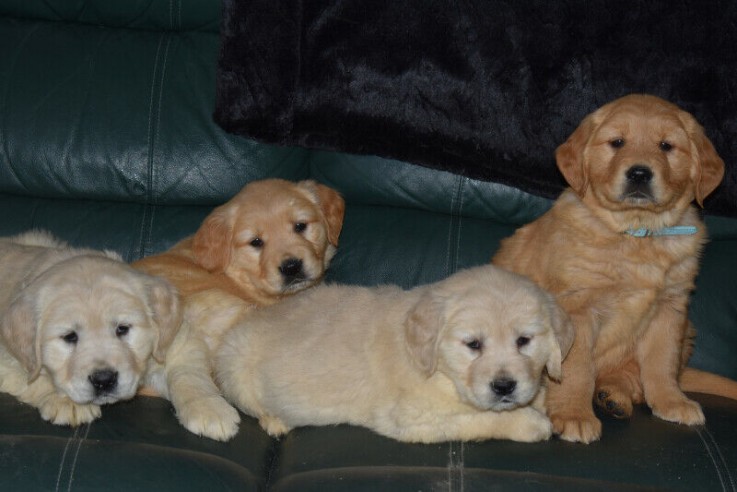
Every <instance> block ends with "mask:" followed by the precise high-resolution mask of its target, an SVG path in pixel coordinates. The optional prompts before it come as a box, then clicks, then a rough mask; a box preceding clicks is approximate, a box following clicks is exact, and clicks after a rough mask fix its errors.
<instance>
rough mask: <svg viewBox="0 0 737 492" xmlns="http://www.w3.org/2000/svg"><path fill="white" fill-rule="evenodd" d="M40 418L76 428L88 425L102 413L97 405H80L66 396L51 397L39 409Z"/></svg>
mask: <svg viewBox="0 0 737 492" xmlns="http://www.w3.org/2000/svg"><path fill="white" fill-rule="evenodd" d="M38 411H39V412H40V413H41V418H43V419H44V420H48V421H49V422H51V423H52V424H56V425H71V426H72V427H76V426H78V425H82V424H88V423H90V422H92V421H93V420H95V419H96V418H98V417H99V416H100V415H101V414H102V412H101V411H100V407H99V406H97V405H80V404H79V403H74V402H73V401H72V400H71V399H70V398H69V397H68V396H62V395H51V396H49V397H48V398H47V399H46V400H45V401H44V402H43V403H42V404H41V405H40V406H39V407H38Z"/></svg>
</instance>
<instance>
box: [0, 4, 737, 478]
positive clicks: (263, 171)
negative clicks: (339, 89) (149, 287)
mask: <svg viewBox="0 0 737 492" xmlns="http://www.w3.org/2000/svg"><path fill="white" fill-rule="evenodd" d="M217 4H218V2H217V1H215V0H208V1H207V2H205V1H194V0H191V1H189V2H184V1H171V2H170V1H168V0H153V1H149V2H135V1H129V0H117V1H115V2H112V1H111V0H107V1H103V0H100V1H99V2H92V1H86V2H85V1H82V0H79V1H78V2H62V1H61V0H58V1H56V2H53V1H41V0H39V1H31V0H23V1H21V0H12V1H10V0H0V46H2V49H1V50H0V212H1V213H0V235H8V234H14V233H17V232H20V231H23V230H26V229H29V228H32V227H38V228H45V229H48V230H51V231H52V232H54V233H56V234H58V235H59V236H61V237H62V238H63V239H65V240H67V241H69V242H71V243H72V244H75V245H84V246H91V247H95V248H110V249H114V250H116V251H118V252H120V253H121V254H122V255H123V256H124V257H125V258H126V259H128V260H134V259H137V258H140V257H141V256H143V255H147V254H150V253H153V252H158V251H161V250H164V249H166V248H167V247H169V246H171V245H172V244H173V243H174V242H175V241H177V240H178V239H180V238H182V237H184V236H186V235H189V234H191V233H193V232H194V231H195V230H196V228H197V227H198V225H199V223H200V221H201V220H202V219H203V217H205V215H206V214H207V213H208V212H209V211H210V210H211V209H212V207H213V206H215V205H217V204H220V203H222V202H224V201H226V200H227V199H228V198H229V197H230V196H231V195H232V194H233V193H235V192H236V191H237V190H238V189H239V188H240V187H241V186H243V185H244V184H245V183H246V182H248V181H250V180H253V179H259V178H262V177H267V176H269V177H270V176H278V177H285V178H288V179H303V178H308V177H309V178H314V179H317V180H319V181H321V182H324V183H326V184H329V185H331V186H334V187H335V188H337V189H338V190H340V192H341V193H342V194H343V195H344V197H345V198H346V202H347V205H348V207H347V211H346V222H345V227H344V229H343V233H342V235H341V238H340V246H339V252H338V254H337V256H336V257H335V260H334V262H333V264H332V266H331V269H330V271H329V273H328V281H330V282H344V283H360V284H367V285H375V284H381V283H388V282H392V283H398V284H400V285H402V286H404V287H411V286H413V285H416V284H420V283H427V282H431V281H434V280H437V279H440V278H443V277H445V276H447V275H448V274H450V273H452V272H454V271H456V270H458V269H460V268H463V267H466V266H471V265H476V264H481V263H485V262H487V261H489V259H490V258H491V256H492V254H493V252H494V251H495V250H496V248H497V247H498V244H499V241H500V240H501V239H502V238H504V237H506V236H508V235H509V234H511V233H512V232H513V231H514V229H515V228H516V227H517V226H519V225H520V224H523V223H525V222H528V221H530V220H533V219H534V218H535V217H537V216H539V215H540V214H541V213H543V212H544V211H545V210H547V208H548V207H549V205H550V202H549V201H548V200H545V199H542V198H539V197H534V196H531V195H528V194H526V193H523V192H521V191H519V190H517V189H514V188H509V187H506V186H502V185H499V184H495V183H491V182H482V181H476V180H472V179H469V178H467V177H462V176H459V175H456V174H450V173H445V172H441V171H436V170H432V169H428V168H425V167H420V166H416V165H411V164H407V163H403V162H398V161H390V160H385V159H380V158H376V157H368V156H355V155H348V154H342V153H332V152H316V151H306V150H303V149H295V148H281V147H276V146H269V145H264V144H259V143H255V142H253V141H250V140H247V139H244V138H241V137H237V136H232V135H228V134H226V133H225V132H223V131H222V130H221V129H220V128H219V127H218V126H217V125H215V124H214V123H213V121H212V118H211V114H212V111H213V105H214V74H215V62H216V57H217V51H218V39H217V34H216V32H215V30H214V28H213V27H212V26H214V25H216V23H217V19H216V18H213V16H217V11H218V8H219V5H217ZM116 5H118V7H117V8H115V6H116ZM134 14H135V15H134ZM180 15H181V21H179V20H178V19H180V17H179V16H180ZM172 19H176V22H174V24H172V23H171V22H173V20H172ZM706 220H707V224H708V227H709V231H710V236H711V238H712V242H711V243H710V244H709V245H708V246H707V248H706V251H705V254H704V258H703V262H702V264H703V266H702V270H701V274H700V276H699V278H698V284H697V291H696V293H695V295H694V299H693V303H692V309H691V317H692V319H693V320H694V322H695V323H696V325H697V327H698V329H699V335H698V339H697V346H696V351H695V353H694V357H693V359H692V364H693V365H695V366H697V367H701V368H704V369H709V370H713V371H716V372H720V373H722V374H726V375H731V376H732V377H737V358H735V357H734V356H733V354H734V353H735V350H737V329H735V327H736V326H737V282H735V281H734V279H735V278H737V263H736V262H737V256H736V255H735V252H737V220H734V219H730V218H724V217H715V216H707V218H706ZM541 247H544V245H543V246H541ZM698 398H699V401H701V403H702V404H703V405H704V408H705V411H706V415H707V425H706V426H705V427H700V428H695V429H689V428H685V427H681V426H678V425H673V424H668V423H665V422H662V421H660V420H658V419H655V418H654V417H652V416H651V415H650V413H649V411H647V410H644V409H640V410H638V411H637V412H636V415H635V417H634V418H633V419H632V420H631V421H627V422H620V421H612V420H606V421H605V427H604V438H603V440H602V441H601V442H598V443H595V444H592V445H590V446H579V445H573V444H569V443H564V442H560V441H557V440H553V441H551V442H547V443H540V444H532V445H523V444H518V443H511V442H497V441H489V442H484V443H463V444H462V443H457V442H453V443H442V444H437V445H431V446H420V445H409V444H402V443H397V442H394V441H391V440H389V439H385V438H382V437H380V436H377V435H375V434H373V433H372V432H370V431H368V430H365V429H359V428H355V427H350V426H338V427H326V428H304V429H298V430H295V431H294V432H292V433H290V434H289V435H287V436H285V437H284V438H283V439H281V440H274V439H271V438H269V437H268V436H266V434H265V433H264V432H263V431H261V430H260V428H259V427H258V425H257V423H256V422H255V421H254V420H253V419H250V418H248V417H245V416H244V421H243V423H242V425H241V430H240V432H239V434H238V435H237V436H236V438H235V439H234V440H233V441H231V442H228V443H217V442H214V441H210V440H207V439H202V438H198V437H197V436H194V435H192V434H190V433H188V432H187V431H186V430H185V429H184V428H183V427H181V426H180V425H179V424H178V422H177V421H176V418H175V415H174V414H173V410H172V407H171V405H170V404H169V403H168V402H166V401H164V400H160V399H154V398H144V397H139V398H136V399H134V400H132V401H129V402H124V403H119V404H116V405H112V406H108V407H105V408H103V416H102V418H101V419H100V420H98V421H96V422H94V423H92V424H91V425H89V426H83V427H81V428H79V429H70V428H67V427H60V426H53V425H50V424H47V423H45V422H43V421H42V420H41V418H40V417H39V415H38V412H37V411H36V410H35V409H32V408H30V407H28V406H27V405H23V404H20V403H18V402H17V401H16V400H15V399H13V398H11V397H9V396H8V395H4V394H0V483H2V484H3V487H5V488H7V489H8V490H49V489H57V488H58V489H65V490H228V489H230V490H265V489H269V490H281V491H287V490H289V491H291V490H295V491H296V490H299V491H306V490H307V491H308V490H316V491H317V490H320V491H327V490H379V489H380V490H489V489H492V488H495V489H498V490H519V489H520V488H529V489H535V490H561V489H566V490H591V489H605V490H611V489H614V488H617V489H624V490H627V489H632V490H638V489H642V488H645V487H651V488H653V487H655V488H668V489H681V490H697V489H702V490H703V489H710V490H734V483H737V472H735V470H737V403H735V402H733V401H729V400H725V399H721V398H716V397H708V396H702V395H698Z"/></svg>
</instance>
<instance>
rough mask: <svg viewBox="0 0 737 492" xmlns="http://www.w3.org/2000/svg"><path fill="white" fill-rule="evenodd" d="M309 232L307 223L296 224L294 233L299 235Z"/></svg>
mask: <svg viewBox="0 0 737 492" xmlns="http://www.w3.org/2000/svg"><path fill="white" fill-rule="evenodd" d="M306 230H307V223H305V222H297V223H296V224H294V232H296V233H297V234H301V233H303V232H305V231H306Z"/></svg>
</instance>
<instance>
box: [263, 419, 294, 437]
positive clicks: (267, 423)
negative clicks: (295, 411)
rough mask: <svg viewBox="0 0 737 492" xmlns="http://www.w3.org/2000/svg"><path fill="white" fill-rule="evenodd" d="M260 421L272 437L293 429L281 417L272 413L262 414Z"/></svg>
mask: <svg viewBox="0 0 737 492" xmlns="http://www.w3.org/2000/svg"><path fill="white" fill-rule="evenodd" d="M258 423H259V425H260V426H261V428H262V429H264V430H265V431H266V433H267V434H268V435H270V436H271V437H279V436H283V435H284V434H286V433H287V432H289V431H290V430H291V429H290V428H289V427H287V424H285V423H284V422H283V421H282V420H281V419H280V418H278V417H274V416H272V415H262V416H261V418H260V419H258Z"/></svg>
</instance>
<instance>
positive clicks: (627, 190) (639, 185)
mask: <svg viewBox="0 0 737 492" xmlns="http://www.w3.org/2000/svg"><path fill="white" fill-rule="evenodd" d="M624 177H625V178H626V181H625V186H624V193H623V196H622V198H623V199H624V200H636V201H639V200H647V201H653V200H654V199H655V197H654V196H653V190H652V186H651V184H652V180H653V177H654V175H653V171H652V169H650V167H649V166H646V165H644V164H635V165H633V166H631V167H630V168H629V169H627V170H626V171H625V172H624Z"/></svg>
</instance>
